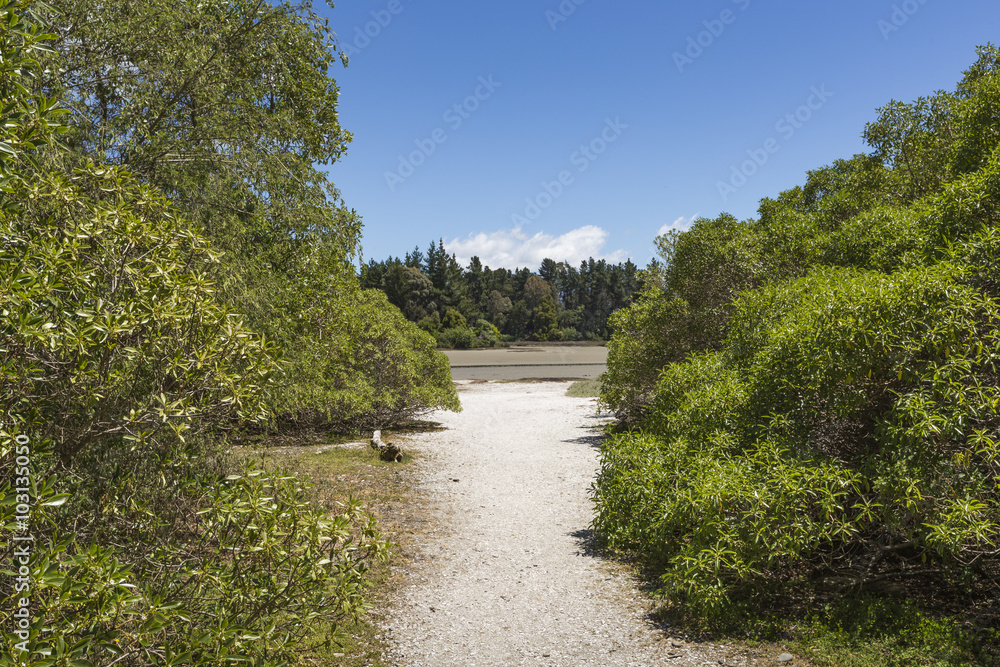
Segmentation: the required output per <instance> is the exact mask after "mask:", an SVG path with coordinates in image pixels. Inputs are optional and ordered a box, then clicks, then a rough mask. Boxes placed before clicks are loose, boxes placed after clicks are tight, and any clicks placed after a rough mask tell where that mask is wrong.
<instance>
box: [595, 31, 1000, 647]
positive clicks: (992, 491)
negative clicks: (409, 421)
mask: <svg viewBox="0 0 1000 667" xmlns="http://www.w3.org/2000/svg"><path fill="white" fill-rule="evenodd" d="M865 137H866V139H867V141H868V142H869V144H870V145H871V146H872V149H873V152H872V154H870V155H859V156H855V157H853V158H851V159H848V160H840V161H837V162H835V163H834V164H833V165H830V166H828V167H824V168H822V169H818V170H816V171H813V172H810V173H809V175H808V179H807V181H806V184H805V185H804V186H801V187H796V188H794V189H792V190H789V191H786V192H783V193H782V194H781V195H780V196H778V197H777V198H776V199H765V200H764V201H762V202H761V206H760V214H759V217H758V218H756V219H753V220H747V221H743V222H740V221H737V220H735V219H733V218H732V217H731V216H726V215H723V216H720V217H719V218H717V219H715V220H704V219H703V220H698V221H697V222H696V223H695V224H694V225H693V226H692V228H691V229H690V231H688V232H684V233H679V234H672V235H668V236H665V237H661V238H660V239H659V240H658V242H659V244H660V250H661V255H662V262H659V263H656V264H654V266H652V267H651V268H650V271H649V279H648V281H647V283H646V286H645V288H644V290H643V292H642V294H641V295H640V297H639V298H638V301H637V303H636V304H635V305H633V306H632V307H631V308H629V309H627V310H624V311H621V312H620V313H618V314H616V315H615V317H614V318H613V324H614V326H615V334H614V336H613V338H612V340H611V342H610V344H609V353H610V354H609V357H610V358H609V369H608V373H607V375H606V377H605V384H604V392H603V396H602V400H603V401H604V402H605V404H607V405H608V406H609V407H610V408H612V409H613V410H614V411H615V412H616V413H617V415H618V417H619V419H620V422H621V424H622V425H623V426H627V427H629V428H630V429H631V430H629V431H628V432H623V433H620V434H619V435H615V436H613V437H612V438H610V440H609V441H608V442H607V443H606V445H605V448H604V460H603V467H602V471H601V473H600V478H599V481H598V483H597V485H596V499H597V504H598V516H597V519H596V527H597V529H598V530H599V532H600V533H601V535H602V536H603V537H604V539H606V540H607V542H608V543H609V544H610V545H611V546H612V547H614V548H618V549H624V550H634V551H636V552H638V553H641V554H642V555H643V557H644V558H646V559H647V560H648V562H649V563H650V564H652V565H654V566H655V567H657V568H658V569H659V571H660V572H661V573H662V582H663V585H664V587H665V589H666V590H667V591H669V592H670V593H671V594H672V595H673V596H674V598H673V599H675V600H679V601H683V602H684V603H685V604H686V605H687V606H688V608H690V609H695V610H699V611H700V612H702V613H706V614H709V616H711V615H713V614H720V613H722V611H721V610H723V609H725V608H726V607H727V606H728V605H730V604H731V603H732V602H733V601H734V600H736V599H738V598H740V599H748V598H749V599H758V598H757V597H756V596H760V595H764V594H767V593H768V592H774V591H776V590H781V586H783V585H785V584H788V583H789V582H793V583H798V584H802V583H803V582H806V581H810V579H809V578H810V577H811V578H812V579H811V581H813V582H814V583H817V584H818V583H819V582H822V583H823V585H828V586H832V588H833V590H835V591H838V592H840V593H846V592H850V593H858V592H860V591H866V590H884V587H886V586H889V585H890V584H891V585H892V586H897V587H902V589H903V590H913V589H914V588H915V587H923V589H924V590H927V588H928V587H930V588H934V587H938V588H940V587H945V588H947V587H956V588H957V589H959V590H966V591H967V593H970V592H971V591H973V590H975V591H980V592H981V591H983V590H987V591H990V590H991V591H992V592H991V593H989V595H993V596H995V595H996V594H997V588H998V587H1000V567H998V566H1000V562H998V560H1000V559H998V556H1000V375H998V372H1000V288H998V286H1000V282H998V278H1000V273H998V270H1000V265H998V262H997V258H998V257H1000V254H998V250H1000V245H998V240H1000V226H998V221H1000V217H998V213H1000V197H998V195H1000V190H998V183H1000V180H998V175H1000V51H998V50H997V49H995V48H994V47H992V46H987V47H983V48H981V49H980V51H979V59H978V60H977V62H976V63H975V64H974V65H973V66H972V68H970V69H969V70H968V71H967V72H966V73H965V77H964V78H963V79H962V81H961V82H960V83H959V85H958V87H957V89H956V90H955V91H954V92H951V93H945V92H942V93H938V94H936V95H935V96H933V97H931V98H928V99H920V100H917V101H916V102H913V103H910V104H904V103H900V102H892V103H891V104H889V105H887V106H886V107H884V108H883V109H881V110H880V112H879V117H878V119H877V120H876V121H875V122H873V123H871V124H869V125H868V126H867V128H866V130H865ZM963 587H966V588H963ZM987 599H988V598H987ZM973 606H975V605H973ZM987 606H988V604H987ZM969 613H970V614H971V613H972V610H971V609H970V610H969ZM994 639H995V638H994Z"/></svg>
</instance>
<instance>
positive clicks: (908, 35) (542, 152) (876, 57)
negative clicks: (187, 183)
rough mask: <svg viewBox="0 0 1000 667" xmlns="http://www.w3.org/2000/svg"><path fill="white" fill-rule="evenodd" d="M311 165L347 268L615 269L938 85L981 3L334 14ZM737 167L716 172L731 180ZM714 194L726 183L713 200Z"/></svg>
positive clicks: (987, 23) (354, 0) (833, 153)
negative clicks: (555, 264)
mask: <svg viewBox="0 0 1000 667" xmlns="http://www.w3.org/2000/svg"><path fill="white" fill-rule="evenodd" d="M321 11H322V12H323V13H324V14H325V15H326V16H328V17H329V19H330V24H331V26H332V27H333V29H334V30H335V31H336V32H337V34H338V36H339V39H340V41H341V44H342V46H343V47H344V48H345V49H347V50H348V53H350V54H351V58H350V66H349V67H348V68H346V69H343V68H337V69H335V70H334V71H332V72H331V74H332V75H333V76H334V77H335V78H336V79H337V81H338V82H339V84H340V87H341V98H340V117H341V124H342V125H343V126H344V127H345V128H346V129H348V130H349V131H350V132H352V133H353V134H354V141H353V142H352V144H351V145H350V147H349V149H348V151H347V154H346V156H345V157H344V158H343V159H342V160H341V161H340V162H338V163H336V164H334V165H331V166H330V167H329V173H330V176H331V178H332V180H333V181H334V182H335V183H336V185H337V187H338V188H340V190H341V192H342V194H343V196H344V198H345V200H346V202H347V205H348V206H349V207H351V208H354V209H356V210H357V211H358V212H359V213H360V214H361V216H362V217H363V219H364V221H365V232H364V240H363V246H364V256H365V259H366V260H367V259H369V258H375V259H384V258H385V257H387V256H390V255H395V256H402V255H404V254H405V253H406V252H407V251H409V250H411V249H412V248H413V247H414V246H420V248H421V249H425V248H426V246H427V244H428V243H429V242H430V241H431V240H432V239H438V238H443V239H444V242H445V245H446V247H447V248H448V250H449V251H451V252H454V253H456V255H457V256H458V258H459V259H460V260H461V261H463V262H465V261H467V260H468V258H469V257H471V256H472V255H478V256H479V257H480V258H481V259H482V260H483V262H484V263H485V264H486V265H488V266H493V267H498V266H507V267H509V268H514V267H515V266H528V267H529V268H532V269H537V267H538V263H539V262H540V260H541V259H542V258H544V257H552V258H553V259H556V260H559V261H572V262H574V263H575V262H579V261H580V260H581V259H584V258H586V257H589V256H594V257H604V258H607V259H610V260H614V261H620V260H624V259H626V258H631V259H632V260H633V261H635V262H636V263H637V264H639V265H645V264H646V263H647V262H648V261H649V260H650V259H651V258H652V256H653V253H654V250H653V239H654V238H655V237H656V236H657V234H658V233H660V232H662V231H663V230H664V229H667V228H670V227H671V226H677V227H679V228H685V227H686V226H687V225H688V224H689V223H690V220H691V219H693V217H695V216H704V217H715V216H716V215H718V214H719V213H722V212H724V211H725V212H730V213H732V214H733V215H735V216H736V217H738V218H741V219H745V218H749V217H753V216H755V215H756V211H757V205H758V201H759V200H760V199H761V198H762V197H767V196H774V195H776V194H777V193H779V192H780V191H782V190H785V189H787V188H790V187H794V186H795V185H797V184H800V183H802V182H803V181H804V178H805V172H806V171H807V170H809V169H814V168H817V167H820V166H823V165H825V164H829V163H830V162H832V161H833V160H835V159H837V158H841V157H850V156H851V155H853V154H855V153H859V152H864V151H865V150H866V147H865V145H864V143H863V142H862V140H861V133H862V131H863V129H864V125H865V123H866V122H869V121H872V120H874V119H875V117H876V109H877V108H878V107H880V106H882V105H884V104H886V103H887V102H888V101H889V100H891V99H898V100H904V101H910V100H912V99H914V98H916V97H919V96H921V95H927V94H931V93H933V92H934V91H936V90H941V89H952V88H953V87H954V85H955V83H956V82H957V81H958V80H959V78H961V73H962V71H963V70H964V69H966V68H967V67H968V66H969V65H970V64H971V63H972V62H973V61H974V59H975V47H976V46H977V45H979V44H985V43H986V42H989V41H993V42H1000V31H998V28H1000V20H998V19H1000V5H998V4H997V3H996V0H951V1H950V2H946V1H945V0H905V1H903V0H846V1H845V0H841V1H839V2H790V1H786V2H771V3H766V2H764V1H763V0H711V1H708V2H697V3H695V2H689V3H679V2H652V1H638V0H635V1H627V2H617V3H612V2H611V1H610V0H562V1H560V0H537V1H533V0H506V1H504V2H498V1H490V0H479V1H478V2H477V1H471V2H470V1H465V2H458V1H457V0H434V1H431V0H344V1H343V2H340V3H337V5H336V7H335V8H334V9H330V8H328V7H325V6H324V7H323V8H322V9H321ZM734 170H735V171H734ZM723 184H724V185H723Z"/></svg>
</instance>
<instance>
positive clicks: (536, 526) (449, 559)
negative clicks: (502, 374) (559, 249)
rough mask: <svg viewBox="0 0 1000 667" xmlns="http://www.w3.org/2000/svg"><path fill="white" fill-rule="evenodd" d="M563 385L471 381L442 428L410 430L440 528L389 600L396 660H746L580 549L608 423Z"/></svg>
mask: <svg viewBox="0 0 1000 667" xmlns="http://www.w3.org/2000/svg"><path fill="white" fill-rule="evenodd" d="M568 386H569V383H568V382H553V383H537V384H492V383H490V384H467V385H463V386H461V398H462V405H463V407H464V411H463V412H461V413H459V414H454V413H437V414H435V415H434V416H433V417H432V419H433V420H435V421H439V422H441V423H442V424H443V425H444V426H445V427H446V429H447V430H446V431H444V432H438V433H428V434H424V435H420V436H417V437H416V438H414V440H415V442H414V443H413V446H415V447H417V448H418V449H419V450H420V451H421V452H422V454H423V457H424V463H423V464H422V466H421V468H420V469H419V472H418V476H419V479H420V485H421V488H422V491H423V492H424V493H426V495H427V496H428V497H429V498H430V499H431V506H432V508H431V511H432V513H434V514H435V515H436V523H437V525H438V526H439V528H438V530H437V531H435V532H433V533H431V534H429V535H425V536H423V537H421V538H420V540H419V541H418V544H417V545H416V553H415V554H414V558H413V562H412V563H411V565H410V566H409V567H408V571H407V573H406V577H407V582H408V583H407V584H405V585H404V587H403V590H402V592H401V593H400V594H399V596H398V599H396V600H395V601H394V602H393V603H392V604H391V608H390V612H389V617H388V620H387V627H386V631H387V635H388V637H389V640H390V645H391V646H392V652H391V655H390V656H389V657H390V659H391V661H392V663H393V664H399V665H404V666H406V667H419V666H421V665H463V666H469V665H475V666H478V665H660V664H669V665H705V664H706V663H708V664H712V665H716V666H717V665H719V664H726V665H734V666H736V665H742V664H747V662H746V659H741V658H740V657H733V656H732V655H731V651H729V650H727V647H725V646H714V647H710V646H704V645H688V644H687V643H686V642H682V641H678V640H676V639H671V638H670V637H668V636H667V635H666V634H665V633H664V631H663V630H662V629H658V628H656V627H654V626H653V625H652V624H651V623H650V622H649V621H648V620H647V618H646V617H647V614H648V612H649V609H648V605H647V604H646V603H645V602H644V601H643V600H642V598H641V596H640V595H639V593H638V592H637V590H636V588H635V583H634V581H633V580H632V579H631V578H630V577H629V576H627V575H626V574H624V573H622V571H621V569H620V568H618V567H615V566H614V565H610V564H607V563H605V562H603V561H602V560H600V559H599V558H598V557H595V556H594V555H593V554H591V553H589V551H588V536H589V534H588V532H587V529H588V525H589V523H590V521H591V518H592V514H593V509H592V503H591V501H590V499H589V487H590V484H591V482H592V481H593V479H594V475H595V473H596V471H597V468H598V465H599V451H598V449H597V436H598V433H599V432H598V431H597V430H596V428H597V427H598V426H599V425H600V424H601V423H603V421H604V420H602V419H601V417H600V416H599V415H597V414H596V410H595V401H594V400H593V399H574V398H567V397H566V396H565V392H566V389H567V387H568Z"/></svg>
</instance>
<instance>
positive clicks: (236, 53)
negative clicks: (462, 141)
mask: <svg viewBox="0 0 1000 667" xmlns="http://www.w3.org/2000/svg"><path fill="white" fill-rule="evenodd" d="M52 6H53V8H54V9H55V10H56V11H55V12H54V13H53V14H52V24H53V26H54V30H55V32H56V38H55V39H54V41H53V47H54V48H55V50H56V52H57V53H56V54H54V55H53V56H52V58H51V59H50V62H49V63H48V64H49V68H48V70H47V71H48V73H49V75H48V76H47V77H46V78H45V79H44V80H43V82H42V83H43V85H44V87H45V88H46V89H47V90H48V91H49V94H54V95H58V96H59V97H60V98H61V99H62V100H63V104H64V105H65V106H66V108H67V109H68V110H69V112H70V117H71V120H72V123H71V128H70V131H69V132H68V133H67V134H66V135H65V138H64V142H65V144H66V146H67V147H68V149H69V150H67V151H62V152H60V153H58V154H57V155H56V156H54V159H55V160H57V161H58V162H59V164H58V166H59V167H61V168H66V165H67V164H68V165H70V166H72V165H74V164H76V163H79V162H81V161H87V160H92V161H94V162H97V163H100V164H105V165H115V166H120V167H123V168H126V169H128V170H129V171H130V172H131V173H133V174H134V175H135V178H136V179H137V180H138V181H140V182H142V183H145V184H149V185H152V186H154V187H156V188H158V189H159V190H160V191H162V192H163V193H164V194H165V195H166V196H167V197H168V198H169V200H170V201H171V203H172V204H173V205H174V206H175V207H177V208H178V209H179V211H180V212H181V214H182V215H183V216H184V217H185V218H186V219H187V220H189V221H191V222H192V223H193V224H194V225H195V227H196V228H197V229H198V230H199V232H200V233H201V234H202V235H203V236H205V237H206V238H207V239H208V240H210V241H211V243H212V245H213V247H214V248H215V249H217V250H221V251H222V252H223V253H224V258H225V261H224V262H223V263H217V264H216V265H215V266H214V268H213V274H212V276H211V277H212V278H213V280H214V281H215V283H216V285H217V287H218V296H219V298H220V300H222V301H223V302H224V303H226V304H227V305H228V306H230V307H231V308H232V309H234V310H235V311H237V312H239V313H241V315H242V316H243V317H244V318H245V321H246V324H247V326H248V327H249V328H251V329H252V330H254V331H256V332H258V333H260V334H262V335H263V336H265V337H266V338H267V340H268V341H270V342H271V343H272V344H274V345H275V346H276V348H277V351H278V354H279V355H280V357H281V360H282V366H281V368H282V371H283V372H282V373H280V374H279V375H278V376H277V377H276V378H275V382H276V385H277V389H276V391H274V392H271V393H270V394H268V397H267V407H268V410H269V411H270V412H271V413H274V415H275V416H276V417H277V418H279V419H283V420H286V422H287V420H294V421H297V422H300V423H307V424H312V423H316V422H320V423H322V422H332V423H334V424H344V423H350V424H353V423H355V422H356V421H357V420H356V419H355V417H354V416H355V415H356V414H357V413H358V412H359V411H362V410H364V407H363V406H362V405H347V406H345V405H344V404H343V402H342V400H341V402H339V403H337V404H334V403H331V402H330V398H331V393H330V388H329V386H327V385H326V384H325V382H326V380H327V379H328V377H329V372H327V371H323V370H321V369H317V368H316V360H317V359H322V358H325V356H326V355H327V353H328V351H329V350H330V346H331V345H333V346H338V345H339V346H347V345H349V344H350V341H349V340H348V339H347V338H346V337H342V338H340V339H339V340H333V339H335V338H337V336H338V334H339V332H340V331H341V330H342V328H341V327H340V323H341V321H342V320H343V313H345V312H348V309H349V308H350V307H351V305H352V304H356V303H358V296H357V292H358V290H359V286H358V281H357V277H356V275H355V273H356V272H355V268H354V266H355V262H356V259H357V248H358V241H359V238H360V232H361V221H360V218H359V217H358V216H357V215H356V214H355V212H354V211H351V210H348V209H347V208H346V207H345V206H344V203H343V202H342V201H341V198H340V195H339V193H338V191H337V190H336V188H335V187H334V186H333V184H332V183H330V181H329V180H328V179H327V175H326V173H325V172H324V171H323V170H322V169H321V165H323V164H327V163H329V162H331V161H334V160H336V159H337V158H338V157H339V156H340V155H341V154H343V152H344V151H345V150H346V147H347V144H348V142H349V141H350V139H351V135H350V133H349V132H347V131H346V130H344V129H343V128H342V127H341V126H340V124H339V120H338V116H337V103H338V97H339V90H338V87H337V84H336V82H335V80H334V79H333V78H331V77H330V75H329V73H328V72H329V70H330V68H331V67H333V66H334V65H336V64H337V63H339V62H341V61H344V62H346V59H345V58H344V57H343V55H342V54H341V53H340V52H339V50H338V46H337V42H336V36H335V34H334V33H333V31H332V29H331V28H330V26H329V25H328V23H327V22H326V21H325V20H324V19H323V18H322V17H320V16H319V15H317V14H316V13H315V12H314V11H313V10H312V7H311V5H310V3H309V2H287V1H286V2H276V3H269V2H263V1H261V0H224V1H223V0H218V1H212V2H168V1H166V0H123V1H122V2H115V3H104V2H97V1H95V0H84V1H80V0H54V2H53V3H52ZM358 317H359V318H361V319H367V320H370V319H371V317H370V315H368V314H365V313H359V314H358ZM392 321H393V322H396V323H398V326H399V327H401V329H400V331H399V332H397V337H398V338H399V339H400V340H402V339H407V340H411V341H414V342H417V341H419V342H420V344H423V343H424V342H425V341H424V340H423V339H422V338H419V337H417V336H415V333H414V332H413V331H412V329H413V327H412V326H411V325H410V324H408V323H407V322H406V321H405V320H401V319H398V318H394V319H392ZM334 323H337V324H334ZM423 353H424V352H423V351H420V350H416V351H415V354H417V355H420V354H423ZM385 363H386V364H389V365H391V364H396V365H398V363H399V362H398V360H395V361H394V360H392V359H388V358H387V359H386V360H385ZM415 370H416V369H415V368H410V369H408V370H407V372H408V374H409V376H410V377H420V375H419V374H417V373H415ZM424 382H435V383H437V384H436V385H435V388H434V390H433V391H425V390H424V389H423V388H421V387H416V386H409V387H405V388H404V394H405V395H406V396H407V397H408V398H411V399H416V400H418V402H416V403H406V402H405V401H403V400H401V396H402V395H403V394H398V393H392V394H391V393H390V392H389V390H388V388H385V389H384V390H383V391H384V392H385V395H384V396H382V397H381V398H380V399H379V400H380V401H381V402H382V403H384V404H393V405H397V406H398V407H399V408H400V409H399V410H398V411H397V412H395V413H392V414H383V415H382V416H383V417H384V418H385V419H386V421H385V422H384V423H383V424H381V425H389V424H391V423H392V422H393V421H397V420H400V419H405V418H407V417H411V416H413V415H415V414H418V413H420V412H422V411H424V410H426V409H428V408H435V407H445V406H446V405H454V403H455V401H456V400H457V399H456V398H455V394H454V390H453V389H452V386H451V383H450V380H449V379H448V378H447V377H445V376H442V375H440V374H435V375H432V376H429V377H428V378H427V379H426V380H425V381H424ZM421 384H423V382H421ZM428 397H435V399H437V398H438V397H440V399H441V400H435V402H434V403H431V404H424V403H420V402H419V399H421V398H428ZM340 399H343V395H340ZM345 409H346V411H347V413H350V414H341V413H340V412H341V411H342V410H345Z"/></svg>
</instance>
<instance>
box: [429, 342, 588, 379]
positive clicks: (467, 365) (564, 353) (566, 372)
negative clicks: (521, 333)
mask: <svg viewBox="0 0 1000 667" xmlns="http://www.w3.org/2000/svg"><path fill="white" fill-rule="evenodd" d="M445 354H446V355H448V360H449V361H450V362H451V376H452V378H453V379H454V380H527V379H539V378H544V379H560V380H574V379H592V378H596V377H598V376H599V375H600V374H601V373H603V372H604V371H605V370H607V360H608V348H606V347H601V346H596V345H588V346H572V345H524V346H515V347H508V348H497V349H487V350H449V351H447V352H445Z"/></svg>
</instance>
